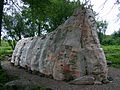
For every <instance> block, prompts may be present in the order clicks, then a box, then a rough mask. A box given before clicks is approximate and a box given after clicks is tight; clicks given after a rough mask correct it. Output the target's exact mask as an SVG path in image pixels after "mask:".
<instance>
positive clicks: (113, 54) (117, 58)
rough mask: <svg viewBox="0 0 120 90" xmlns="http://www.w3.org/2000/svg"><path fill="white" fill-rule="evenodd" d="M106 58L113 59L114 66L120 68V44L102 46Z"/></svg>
mask: <svg viewBox="0 0 120 90" xmlns="http://www.w3.org/2000/svg"><path fill="white" fill-rule="evenodd" d="M102 47H103V49H104V52H105V55H106V59H107V60H108V61H111V62H112V63H113V64H112V66H113V67H118V68H120V45H110V46H102Z"/></svg>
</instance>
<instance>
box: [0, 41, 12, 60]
mask: <svg viewBox="0 0 120 90" xmlns="http://www.w3.org/2000/svg"><path fill="white" fill-rule="evenodd" d="M12 52H13V50H12V49H11V47H10V46H9V45H8V43H7V42H5V41H3V40H2V45H1V46H0V60H4V59H5V56H7V55H11V54H12Z"/></svg>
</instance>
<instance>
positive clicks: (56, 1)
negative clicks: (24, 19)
mask: <svg viewBox="0 0 120 90" xmlns="http://www.w3.org/2000/svg"><path fill="white" fill-rule="evenodd" d="M23 1H24V0H23ZM78 1H79V0H78ZM78 1H77V2H76V1H75V2H70V1H69V0H46V1H45V2H44V1H43V0H37V1H36V2H33V0H26V1H24V2H25V3H27V4H29V8H26V9H25V10H23V12H22V13H24V14H26V15H27V16H28V18H29V20H31V21H32V22H33V25H35V24H36V25H37V27H38V36H39V35H40V34H41V32H42V31H47V32H51V31H53V30H55V29H56V28H57V27H58V26H59V25H60V24H62V23H63V22H64V21H65V20H66V19H67V18H68V17H69V16H71V14H72V13H73V11H74V9H75V8H77V7H78V6H80V3H78Z"/></svg>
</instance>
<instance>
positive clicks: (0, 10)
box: [0, 0, 4, 46]
mask: <svg viewBox="0 0 120 90" xmlns="http://www.w3.org/2000/svg"><path fill="white" fill-rule="evenodd" d="M3 5H4V0H0V46H1V32H2V15H3Z"/></svg>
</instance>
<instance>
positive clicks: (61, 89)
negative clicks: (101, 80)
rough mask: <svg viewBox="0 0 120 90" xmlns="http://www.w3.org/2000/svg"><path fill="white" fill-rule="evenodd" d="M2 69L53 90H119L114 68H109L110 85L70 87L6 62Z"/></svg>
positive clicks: (119, 74)
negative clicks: (111, 80) (111, 78)
mask: <svg viewBox="0 0 120 90" xmlns="http://www.w3.org/2000/svg"><path fill="white" fill-rule="evenodd" d="M2 67H3V69H5V70H6V72H7V73H8V75H11V76H16V77H18V78H20V79H26V80H30V81H32V82H34V83H36V84H38V85H42V86H45V87H47V88H51V89H53V90H120V69H116V68H109V76H111V77H113V79H114V80H113V82H112V83H108V84H103V85H70V84H68V83H66V82H64V81H57V80H53V79H49V78H46V77H40V76H38V75H34V74H30V73H29V72H26V70H24V69H20V68H18V67H14V66H12V65H11V64H10V62H8V61H2Z"/></svg>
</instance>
